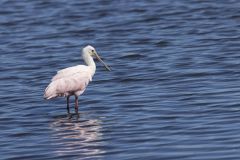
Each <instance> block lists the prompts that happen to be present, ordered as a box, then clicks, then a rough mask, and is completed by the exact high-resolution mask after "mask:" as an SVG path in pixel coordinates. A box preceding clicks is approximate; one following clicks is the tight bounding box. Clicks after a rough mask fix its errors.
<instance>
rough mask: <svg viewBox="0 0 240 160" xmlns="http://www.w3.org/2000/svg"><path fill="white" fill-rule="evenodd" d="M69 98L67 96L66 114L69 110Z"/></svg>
mask: <svg viewBox="0 0 240 160" xmlns="http://www.w3.org/2000/svg"><path fill="white" fill-rule="evenodd" d="M69 97H70V96H67V112H68V114H69V113H70V109H69Z"/></svg>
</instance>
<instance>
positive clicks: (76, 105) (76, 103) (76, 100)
mask: <svg viewBox="0 0 240 160" xmlns="http://www.w3.org/2000/svg"><path fill="white" fill-rule="evenodd" d="M75 112H76V114H77V117H79V115H78V96H75Z"/></svg>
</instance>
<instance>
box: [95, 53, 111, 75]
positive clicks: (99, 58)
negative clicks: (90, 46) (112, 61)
mask: <svg viewBox="0 0 240 160" xmlns="http://www.w3.org/2000/svg"><path fill="white" fill-rule="evenodd" d="M95 55H96V57H97V59H98V60H99V61H100V62H101V63H102V64H103V65H104V67H105V68H106V69H107V70H108V71H111V69H110V67H109V66H108V65H107V64H106V63H104V62H103V60H102V59H101V57H100V56H99V55H98V54H97V53H95Z"/></svg>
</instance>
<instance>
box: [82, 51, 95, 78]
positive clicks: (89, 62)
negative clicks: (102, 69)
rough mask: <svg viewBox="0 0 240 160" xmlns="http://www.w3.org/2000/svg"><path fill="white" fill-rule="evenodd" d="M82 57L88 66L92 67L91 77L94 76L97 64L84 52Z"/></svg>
mask: <svg viewBox="0 0 240 160" xmlns="http://www.w3.org/2000/svg"><path fill="white" fill-rule="evenodd" d="M82 56H83V60H84V61H85V63H86V64H87V66H88V67H90V70H91V75H92V76H93V75H94V74H95V71H96V64H95V62H94V60H93V58H92V57H91V56H90V55H89V54H88V53H86V52H83V54H82Z"/></svg>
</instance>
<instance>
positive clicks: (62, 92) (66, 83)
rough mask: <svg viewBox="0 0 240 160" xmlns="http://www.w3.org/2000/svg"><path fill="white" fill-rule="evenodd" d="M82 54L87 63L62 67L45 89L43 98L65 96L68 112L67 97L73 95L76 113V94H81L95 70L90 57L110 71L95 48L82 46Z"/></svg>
mask: <svg viewBox="0 0 240 160" xmlns="http://www.w3.org/2000/svg"><path fill="white" fill-rule="evenodd" d="M82 56H83V59H84V61H85V62H86V64H87V65H77V66H74V67H69V68H65V69H62V70H60V71H58V72H57V74H56V75H55V76H54V77H53V78H52V81H51V83H50V84H49V85H48V87H47V88H46V89H45V93H44V98H45V99H51V98H55V97H59V96H64V97H67V110H68V113H70V112H69V97H70V96H72V95H74V96H75V111H76V113H77V114H78V96H79V95H81V94H82V93H83V92H84V91H85V89H86V87H87V85H88V83H89V81H92V77H93V75H94V74H95V71H96V65H95V63H94V60H93V58H92V57H96V58H97V59H98V60H99V61H101V62H102V63H103V64H104V66H105V67H106V68H107V69H108V70H109V71H110V68H109V67H108V66H107V65H106V64H105V63H104V62H103V61H102V60H101V58H100V57H99V56H98V54H97V52H96V50H95V49H94V48H93V47H92V46H90V45H88V46H86V47H84V48H83V50H82Z"/></svg>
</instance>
